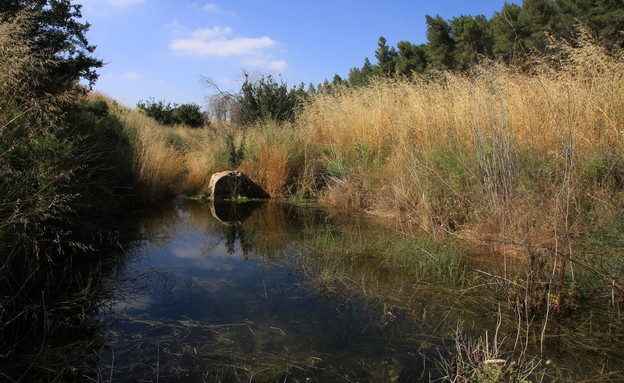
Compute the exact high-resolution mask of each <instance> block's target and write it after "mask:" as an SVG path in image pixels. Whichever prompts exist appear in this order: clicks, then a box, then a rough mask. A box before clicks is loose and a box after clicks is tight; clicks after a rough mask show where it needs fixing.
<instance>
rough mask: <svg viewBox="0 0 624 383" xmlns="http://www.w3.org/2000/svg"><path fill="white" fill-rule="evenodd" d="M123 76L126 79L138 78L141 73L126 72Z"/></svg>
mask: <svg viewBox="0 0 624 383" xmlns="http://www.w3.org/2000/svg"><path fill="white" fill-rule="evenodd" d="M121 78H122V79H124V80H136V79H138V78H139V75H138V74H137V73H136V72H126V73H124V74H123V75H122V76H121Z"/></svg>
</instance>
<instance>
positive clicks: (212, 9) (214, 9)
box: [202, 3, 221, 13]
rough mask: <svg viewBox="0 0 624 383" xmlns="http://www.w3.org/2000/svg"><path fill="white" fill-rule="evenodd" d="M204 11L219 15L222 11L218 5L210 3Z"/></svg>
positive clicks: (205, 6)
mask: <svg viewBox="0 0 624 383" xmlns="http://www.w3.org/2000/svg"><path fill="white" fill-rule="evenodd" d="M202 9H203V10H204V11H208V12H210V13H217V12H219V10H221V8H220V7H219V6H218V5H217V4H210V3H208V4H206V5H204V7H203V8H202Z"/></svg>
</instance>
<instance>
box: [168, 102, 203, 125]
mask: <svg viewBox="0 0 624 383" xmlns="http://www.w3.org/2000/svg"><path fill="white" fill-rule="evenodd" d="M174 116H175V117H176V119H177V120H178V122H180V123H182V124H184V125H187V126H189V127H191V128H200V127H202V126H203V125H204V114H203V113H202V111H201V108H200V107H199V105H197V104H195V103H190V104H182V105H180V106H178V107H177V108H175V110H174Z"/></svg>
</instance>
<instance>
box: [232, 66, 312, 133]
mask: <svg viewBox="0 0 624 383" xmlns="http://www.w3.org/2000/svg"><path fill="white" fill-rule="evenodd" d="M301 94H303V88H302V87H299V88H292V89H290V90H288V87H287V85H286V84H285V83H283V82H282V83H279V84H278V83H277V82H276V81H275V80H274V79H273V77H271V76H266V77H263V78H261V79H260V80H258V81H255V82H252V81H250V80H249V78H247V79H246V80H245V82H244V83H243V86H242V88H241V93H240V95H239V100H238V101H239V103H240V105H241V123H243V124H253V123H254V122H257V121H275V122H283V121H292V120H293V118H294V116H295V111H296V109H297V108H298V107H300V106H301V103H302V97H301V96H300V95H301Z"/></svg>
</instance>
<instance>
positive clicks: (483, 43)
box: [451, 15, 494, 70]
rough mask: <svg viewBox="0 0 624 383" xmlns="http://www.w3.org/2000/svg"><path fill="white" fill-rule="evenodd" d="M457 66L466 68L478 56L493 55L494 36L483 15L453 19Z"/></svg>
mask: <svg viewBox="0 0 624 383" xmlns="http://www.w3.org/2000/svg"><path fill="white" fill-rule="evenodd" d="M451 30H452V36H453V41H454V43H455V49H454V52H453V53H454V60H453V61H454V63H455V68H456V69H459V70H466V69H468V68H469V67H470V65H472V64H474V63H475V62H476V60H477V56H479V55H481V56H491V55H492V50H493V45H494V38H493V35H492V31H491V27H490V25H489V23H488V20H487V19H486V18H485V16H483V15H478V16H476V17H472V16H464V15H461V16H459V17H455V18H453V19H452V20H451Z"/></svg>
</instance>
